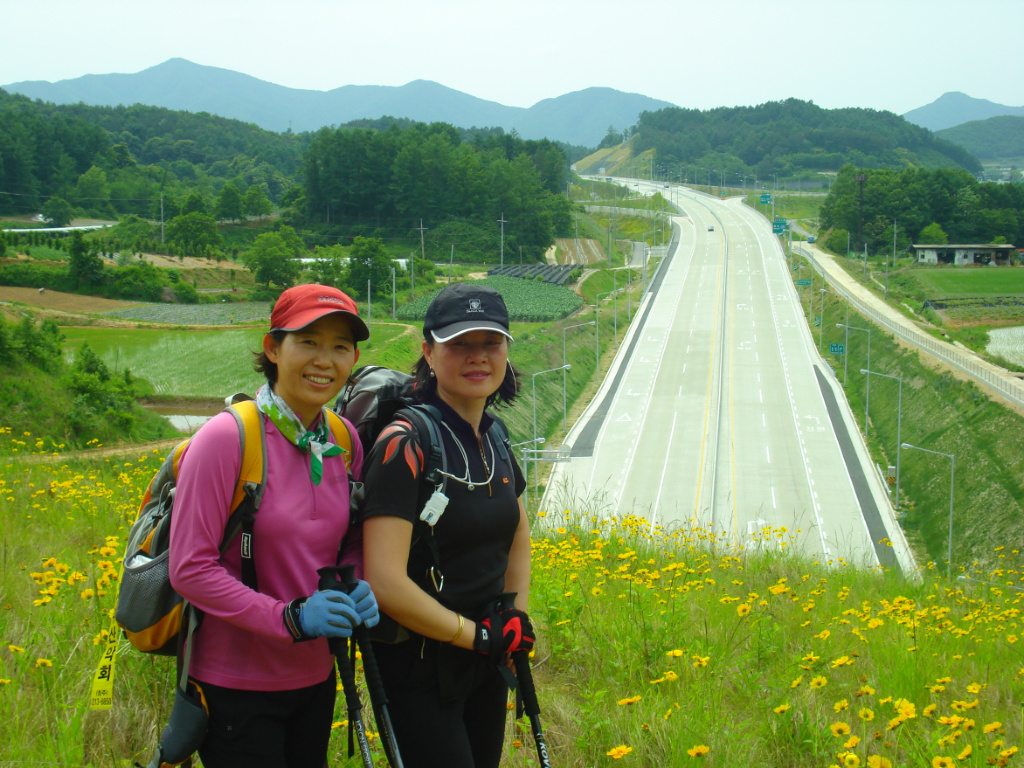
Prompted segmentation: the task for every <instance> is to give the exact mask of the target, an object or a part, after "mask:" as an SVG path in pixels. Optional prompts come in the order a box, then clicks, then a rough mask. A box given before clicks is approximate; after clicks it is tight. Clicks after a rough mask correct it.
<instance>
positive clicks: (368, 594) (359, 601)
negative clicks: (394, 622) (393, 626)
mask: <svg viewBox="0 0 1024 768" xmlns="http://www.w3.org/2000/svg"><path fill="white" fill-rule="evenodd" d="M348 596H349V597H350V598H352V601H353V602H354V603H355V607H356V613H358V614H359V623H360V624H362V625H364V626H366V627H375V626H377V622H378V621H380V611H379V610H378V609H377V598H376V597H374V596H373V591H372V590H371V589H370V585H369V584H367V583H366V582H365V581H363V580H362V579H360V580H359V581H357V582H356V583H355V586H353V587H352V589H351V590H350V591H349V593H348Z"/></svg>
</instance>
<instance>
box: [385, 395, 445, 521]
mask: <svg viewBox="0 0 1024 768" xmlns="http://www.w3.org/2000/svg"><path fill="white" fill-rule="evenodd" d="M395 416H396V417H401V418H404V419H405V420H406V421H408V422H409V423H410V424H412V426H413V429H415V430H416V434H417V435H418V436H419V438H420V448H421V449H423V456H424V464H423V481H424V482H425V483H428V484H430V485H432V486H437V485H440V486H442V489H443V487H444V486H445V485H447V483H448V477H447V476H446V475H445V474H444V471H446V470H447V469H448V461H447V459H446V457H445V454H444V441H443V439H442V437H441V429H440V428H439V426H438V425H439V424H440V423H441V412H440V411H439V410H438V409H437V408H435V407H434V406H432V405H424V404H422V403H416V404H413V405H407V406H405V407H404V408H401V409H400V410H398V411H396V412H395ZM428 496H429V494H428ZM425 500H426V499H425V498H424V499H423V501H425ZM420 506H422V504H420Z"/></svg>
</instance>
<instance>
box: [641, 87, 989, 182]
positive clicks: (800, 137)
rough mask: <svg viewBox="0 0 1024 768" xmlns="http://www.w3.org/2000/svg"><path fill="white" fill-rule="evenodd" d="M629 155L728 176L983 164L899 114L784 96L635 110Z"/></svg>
mask: <svg viewBox="0 0 1024 768" xmlns="http://www.w3.org/2000/svg"><path fill="white" fill-rule="evenodd" d="M633 142H634V143H633V151H634V153H640V152H643V151H646V150H650V149H653V150H654V155H655V162H656V163H658V164H659V165H662V166H665V167H666V169H667V170H668V171H669V172H670V173H674V172H683V167H684V166H687V165H690V166H693V165H697V166H702V167H704V168H708V167H710V168H714V169H715V170H714V172H715V173H716V174H718V173H724V174H725V176H726V178H727V179H728V178H729V177H730V176H732V177H733V178H735V175H736V174H746V173H752V174H754V175H756V176H757V177H758V178H761V179H764V178H768V177H770V176H771V175H772V174H778V175H779V176H789V177H793V176H799V175H800V174H801V173H806V174H812V173H816V172H819V171H837V170H839V168H841V167H842V166H843V165H844V164H846V163H853V164H854V165H856V166H858V167H860V168H904V167H908V166H921V167H925V168H963V169H966V170H968V171H971V172H973V173H977V172H979V171H981V164H980V163H979V162H978V160H977V158H975V157H973V156H972V155H971V154H970V153H969V152H968V151H967V150H965V149H963V148H962V147H959V146H957V145H955V144H952V143H951V142H949V141H946V140H944V139H941V138H938V137H937V136H935V134H933V133H931V132H930V131H928V130H926V129H924V128H921V127H919V126H916V125H912V124H911V123H908V122H907V121H906V120H904V119H903V118H902V117H900V116H899V115H895V114H893V113H891V112H878V111H875V110H870V109H822V108H821V107H818V106H817V105H815V104H813V103H811V102H807V101H800V100H798V99H788V100H786V101H781V102H779V101H776V102H768V103H766V104H760V105H758V106H756V107H719V108H717V109H710V110H706V111H701V110H697V109H679V108H671V109H662V110H659V111H657V112H644V113H643V114H641V115H640V121H639V124H638V126H637V130H636V135H635V137H634V139H633Z"/></svg>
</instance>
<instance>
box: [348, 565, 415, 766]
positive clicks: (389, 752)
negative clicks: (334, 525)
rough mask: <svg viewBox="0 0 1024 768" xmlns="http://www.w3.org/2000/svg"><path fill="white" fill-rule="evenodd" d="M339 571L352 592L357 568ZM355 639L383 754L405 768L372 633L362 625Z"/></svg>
mask: <svg viewBox="0 0 1024 768" xmlns="http://www.w3.org/2000/svg"><path fill="white" fill-rule="evenodd" d="M337 571H338V578H339V579H340V581H341V586H342V589H343V590H344V591H345V592H351V591H352V590H353V589H354V588H355V586H356V574H355V566H353V565H343V566H341V567H339V568H338V569H337ZM353 637H354V639H355V640H356V641H357V643H358V645H359V650H360V652H361V653H362V655H363V675H364V676H365V677H366V687H367V688H368V689H369V690H370V705H371V706H372V707H373V717H374V719H375V720H376V721H377V730H379V731H380V732H381V737H382V738H381V743H382V744H383V745H384V755H385V756H386V757H387V759H388V764H389V765H391V767H392V768H404V765H403V763H402V755H401V754H400V753H399V751H398V740H397V739H396V738H395V728H394V726H393V725H392V724H391V712H390V711H389V710H388V695H387V691H385V690H384V681H383V680H382V679H381V676H380V669H379V668H378V667H377V657H376V656H375V655H374V653H373V646H372V644H371V641H370V631H369V629H367V628H366V627H365V626H363V625H362V624H360V625H359V626H358V627H356V628H355V632H354V633H353Z"/></svg>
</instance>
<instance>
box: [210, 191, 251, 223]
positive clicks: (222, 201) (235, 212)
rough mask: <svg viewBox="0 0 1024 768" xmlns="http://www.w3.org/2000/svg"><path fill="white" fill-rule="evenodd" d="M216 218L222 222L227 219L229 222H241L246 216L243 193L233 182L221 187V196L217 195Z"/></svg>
mask: <svg viewBox="0 0 1024 768" xmlns="http://www.w3.org/2000/svg"><path fill="white" fill-rule="evenodd" d="M216 216H217V218H218V219H220V220H225V219H226V220H227V221H241V220H242V218H243V216H244V214H243V213H242V193H241V192H239V191H238V187H236V186H235V185H234V184H232V183H231V182H228V183H227V184H225V185H224V186H223V187H221V190H220V194H219V195H217V208H216Z"/></svg>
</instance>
